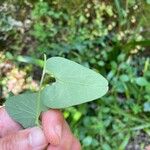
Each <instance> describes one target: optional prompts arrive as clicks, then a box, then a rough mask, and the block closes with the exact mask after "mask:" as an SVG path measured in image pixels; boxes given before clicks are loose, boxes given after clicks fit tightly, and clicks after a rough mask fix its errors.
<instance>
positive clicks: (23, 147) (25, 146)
mask: <svg viewBox="0 0 150 150" xmlns="http://www.w3.org/2000/svg"><path fill="white" fill-rule="evenodd" d="M47 144H48V142H47V140H46V138H45V136H44V133H43V131H42V130H41V129H40V128H38V127H35V128H31V129H26V130H22V131H19V132H18V133H17V134H11V135H8V136H6V137H4V138H1V139H0V149H1V150H43V149H44V148H45V147H46V146H47Z"/></svg>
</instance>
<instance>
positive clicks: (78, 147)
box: [70, 137, 81, 150]
mask: <svg viewBox="0 0 150 150" xmlns="http://www.w3.org/2000/svg"><path fill="white" fill-rule="evenodd" d="M70 150H81V145H80V142H79V141H78V140H77V139H76V138H75V137H74V138H73V142H72V147H71V149H70Z"/></svg>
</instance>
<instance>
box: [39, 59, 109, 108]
mask: <svg viewBox="0 0 150 150" xmlns="http://www.w3.org/2000/svg"><path fill="white" fill-rule="evenodd" d="M46 72H47V73H48V74H50V75H53V76H54V77H55V79H56V82H54V83H53V84H52V85H49V86H47V87H46V88H44V90H43V91H42V95H41V97H42V100H43V101H44V102H43V103H44V105H46V106H48V107H50V108H65V107H69V106H73V105H78V104H81V103H85V102H88V101H92V100H94V99H98V98H100V97H101V96H103V95H104V94H105V93H106V92H107V91H108V82H107V80H106V79H105V78H104V77H103V76H102V75H100V74H99V73H97V72H95V71H93V70H91V69H88V68H85V67H83V66H81V65H80V64H77V63H75V62H73V61H70V60H67V59H65V58H61V57H52V58H50V59H48V60H47V63H46Z"/></svg>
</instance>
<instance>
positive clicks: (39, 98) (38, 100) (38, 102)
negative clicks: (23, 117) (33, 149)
mask: <svg viewBox="0 0 150 150" xmlns="http://www.w3.org/2000/svg"><path fill="white" fill-rule="evenodd" d="M46 60H47V58H46V55H45V54H44V67H43V72H42V77H41V81H40V88H39V92H38V98H37V107H36V112H37V114H36V121H35V123H36V125H37V126H40V124H39V116H40V113H41V108H40V105H41V89H42V84H43V80H44V76H45V72H46Z"/></svg>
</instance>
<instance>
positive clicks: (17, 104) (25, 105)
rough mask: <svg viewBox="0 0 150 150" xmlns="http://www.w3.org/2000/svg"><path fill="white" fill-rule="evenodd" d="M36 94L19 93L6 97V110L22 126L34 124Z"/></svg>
mask: <svg viewBox="0 0 150 150" xmlns="http://www.w3.org/2000/svg"><path fill="white" fill-rule="evenodd" d="M36 102H37V94H35V93H34V94H29V93H28V94H21V95H18V96H12V97H10V98H8V99H7V101H6V103H5V106H6V110H7V112H8V113H9V115H10V117H12V118H13V119H14V120H15V121H17V122H19V123H20V124H21V125H22V126H23V127H24V128H28V127H33V126H35V120H36Z"/></svg>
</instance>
